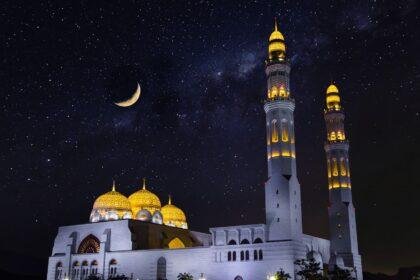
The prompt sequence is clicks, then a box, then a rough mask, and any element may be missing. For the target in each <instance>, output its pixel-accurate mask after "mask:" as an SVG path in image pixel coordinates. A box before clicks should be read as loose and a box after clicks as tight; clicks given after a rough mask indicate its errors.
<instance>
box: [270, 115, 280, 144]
mask: <svg viewBox="0 0 420 280" xmlns="http://www.w3.org/2000/svg"><path fill="white" fill-rule="evenodd" d="M277 142H279V132H278V128H277V120H272V121H271V143H277Z"/></svg>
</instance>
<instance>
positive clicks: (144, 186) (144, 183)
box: [143, 178, 146, 190]
mask: <svg viewBox="0 0 420 280" xmlns="http://www.w3.org/2000/svg"><path fill="white" fill-rule="evenodd" d="M145 189H146V178H143V190H145Z"/></svg>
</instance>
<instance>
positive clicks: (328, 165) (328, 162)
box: [327, 159, 331, 178]
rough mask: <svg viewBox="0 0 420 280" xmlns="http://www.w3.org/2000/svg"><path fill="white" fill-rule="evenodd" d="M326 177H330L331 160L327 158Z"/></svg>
mask: <svg viewBox="0 0 420 280" xmlns="http://www.w3.org/2000/svg"><path fill="white" fill-rule="evenodd" d="M327 169H328V178H331V161H330V160H329V159H328V160H327Z"/></svg>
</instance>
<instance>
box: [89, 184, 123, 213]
mask: <svg viewBox="0 0 420 280" xmlns="http://www.w3.org/2000/svg"><path fill="white" fill-rule="evenodd" d="M92 211H97V212H98V213H101V212H106V211H115V212H116V214H118V218H123V216H124V215H127V214H128V215H131V205H130V202H129V201H128V199H127V197H125V196H124V195H122V194H121V193H119V192H117V191H116V190H115V182H114V183H113V185H112V190H111V191H110V192H107V193H105V194H103V195H101V196H99V197H98V198H97V199H96V200H95V203H94V204H93V210H92Z"/></svg>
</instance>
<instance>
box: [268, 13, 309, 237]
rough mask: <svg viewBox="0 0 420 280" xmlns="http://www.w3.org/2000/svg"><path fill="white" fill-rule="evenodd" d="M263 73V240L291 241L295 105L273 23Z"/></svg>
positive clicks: (298, 219) (296, 229)
mask: <svg viewBox="0 0 420 280" xmlns="http://www.w3.org/2000/svg"><path fill="white" fill-rule="evenodd" d="M265 73H266V75H267V88H268V91H267V98H266V100H265V104H264V111H265V113H266V126H267V160H268V181H267V183H266V186H265V208H266V224H267V240H269V241H275V240H287V239H294V238H296V237H297V236H299V235H300V234H302V213H301V199H300V185H299V182H298V180H297V176H296V153H295V133H294V122H293V111H294V109H295V102H294V100H293V99H292V98H291V97H290V86H289V74H290V64H289V61H288V59H287V58H286V45H285V42H284V37H283V34H281V33H280V31H279V30H278V27H277V21H276V22H275V25H274V31H273V33H271V35H270V39H269V43H268V58H267V60H266V68H265Z"/></svg>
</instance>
